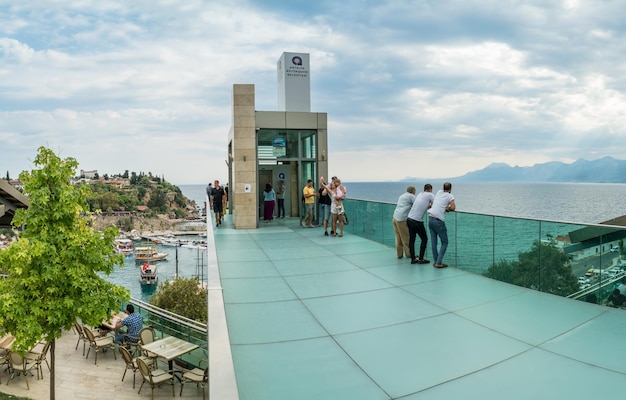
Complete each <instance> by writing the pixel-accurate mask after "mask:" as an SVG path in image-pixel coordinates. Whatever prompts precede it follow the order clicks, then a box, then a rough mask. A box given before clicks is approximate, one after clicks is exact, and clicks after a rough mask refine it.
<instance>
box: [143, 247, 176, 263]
mask: <svg viewBox="0 0 626 400" xmlns="http://www.w3.org/2000/svg"><path fill="white" fill-rule="evenodd" d="M167 256H168V253H159V252H158V251H157V249H156V247H153V246H143V247H136V248H135V261H160V260H165V259H166V258H167Z"/></svg>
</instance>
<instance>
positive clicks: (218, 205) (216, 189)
mask: <svg viewBox="0 0 626 400" xmlns="http://www.w3.org/2000/svg"><path fill="white" fill-rule="evenodd" d="M225 195H226V193H225V192H224V188H223V187H221V186H220V181H218V180H216V181H215V182H213V190H211V196H210V200H211V205H212V206H213V207H212V208H213V212H214V213H215V227H216V228H217V227H218V226H220V225H222V216H223V215H222V212H223V209H222V207H223V203H222V198H223V197H224V196H225Z"/></svg>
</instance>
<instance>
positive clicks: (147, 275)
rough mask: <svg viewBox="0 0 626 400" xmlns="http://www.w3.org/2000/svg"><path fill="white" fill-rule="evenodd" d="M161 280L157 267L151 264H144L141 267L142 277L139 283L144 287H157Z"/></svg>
mask: <svg viewBox="0 0 626 400" xmlns="http://www.w3.org/2000/svg"><path fill="white" fill-rule="evenodd" d="M158 280H159V276H158V275H157V267H156V265H152V264H150V263H144V264H143V265H142V266H141V277H140V278H139V281H140V282H141V284H142V285H156V284H157V281H158Z"/></svg>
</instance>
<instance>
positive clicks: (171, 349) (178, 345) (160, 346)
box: [141, 336, 199, 371]
mask: <svg viewBox="0 0 626 400" xmlns="http://www.w3.org/2000/svg"><path fill="white" fill-rule="evenodd" d="M198 347H199V346H198V345H197V344H193V343H189V342H186V341H184V340H182V339H178V338H176V337H174V336H168V337H165V338H163V339H159V340H155V341H154V342H152V343H148V344H144V345H142V346H141V348H142V349H144V350H146V351H149V352H151V353H154V354H156V355H157V356H158V357H160V358H162V359H164V360H166V361H167V365H168V367H169V370H170V371H173V365H174V359H175V358H176V357H180V356H182V355H183V354H187V353H189V352H191V351H194V350H195V349H197V348H198Z"/></svg>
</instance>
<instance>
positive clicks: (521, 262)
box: [483, 240, 578, 296]
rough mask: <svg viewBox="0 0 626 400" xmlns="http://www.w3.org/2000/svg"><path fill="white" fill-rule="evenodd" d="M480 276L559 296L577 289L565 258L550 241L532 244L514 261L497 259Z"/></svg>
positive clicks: (576, 282) (575, 279) (575, 281)
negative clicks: (498, 260)
mask: <svg viewBox="0 0 626 400" xmlns="http://www.w3.org/2000/svg"><path fill="white" fill-rule="evenodd" d="M483 275H485V276H487V277H489V278H493V279H498V280H501V281H504V282H508V283H512V284H514V285H518V286H523V287H527V288H530V289H535V290H539V291H542V292H547V293H552V294H556V295H559V296H567V295H569V294H571V293H574V292H576V291H577V290H578V280H577V278H576V277H575V276H574V274H573V273H572V267H571V265H570V263H569V259H568V257H567V255H566V254H564V253H563V252H562V251H560V250H559V249H558V248H556V246H555V245H554V243H553V242H552V241H550V240H549V241H547V242H542V241H536V242H534V243H533V245H532V247H531V249H530V250H529V251H527V252H522V253H519V256H518V261H506V260H501V261H500V262H497V263H495V264H492V265H491V266H490V267H489V269H487V271H485V272H484V273H483Z"/></svg>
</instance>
